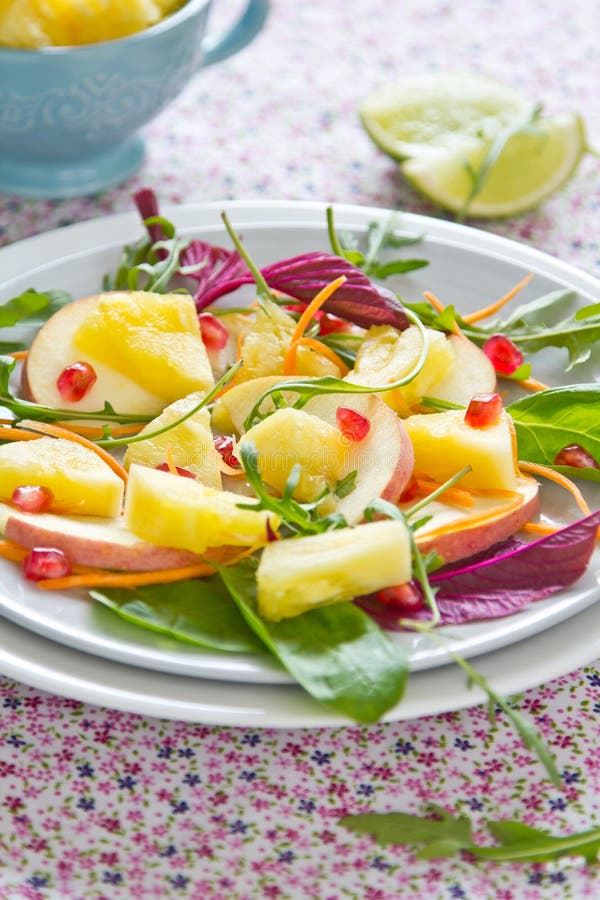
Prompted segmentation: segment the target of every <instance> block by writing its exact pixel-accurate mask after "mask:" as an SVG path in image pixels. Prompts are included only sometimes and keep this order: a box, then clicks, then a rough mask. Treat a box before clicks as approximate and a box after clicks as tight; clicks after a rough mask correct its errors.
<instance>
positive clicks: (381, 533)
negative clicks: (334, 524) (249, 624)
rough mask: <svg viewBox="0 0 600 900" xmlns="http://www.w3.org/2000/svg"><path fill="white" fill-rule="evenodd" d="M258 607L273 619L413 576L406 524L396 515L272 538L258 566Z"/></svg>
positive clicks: (289, 615)
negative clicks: (293, 536) (293, 535)
mask: <svg viewBox="0 0 600 900" xmlns="http://www.w3.org/2000/svg"><path fill="white" fill-rule="evenodd" d="M256 574H257V584H258V609H259V612H260V614H261V615H262V616H263V617H264V618H265V619H269V620H271V621H274V622H277V621H279V620H280V619H285V618H289V617H291V616H298V615H300V614H301V613H303V612H307V611H308V610H309V609H313V608H315V607H317V606H326V605H328V604H330V603H338V602H340V601H343V600H351V599H352V598H353V597H356V596H358V595H360V594H370V593H372V592H373V591H378V590H381V589H382V588H386V587H391V586H392V585H396V584H404V583H405V582H406V581H409V580H410V578H411V545H410V536H409V532H408V529H407V527H406V525H405V524H404V523H403V522H400V521H398V520H396V519H386V520H381V521H378V522H369V523H367V524H365V525H359V526H357V527H356V528H342V529H339V530H337V531H326V532H324V533H323V534H316V535H310V536H309V537H301V538H291V539H289V540H284V541H275V542H274V543H271V544H269V545H268V546H267V547H265V549H264V550H263V552H262V556H261V560H260V563H259V566H258V570H257V573H256Z"/></svg>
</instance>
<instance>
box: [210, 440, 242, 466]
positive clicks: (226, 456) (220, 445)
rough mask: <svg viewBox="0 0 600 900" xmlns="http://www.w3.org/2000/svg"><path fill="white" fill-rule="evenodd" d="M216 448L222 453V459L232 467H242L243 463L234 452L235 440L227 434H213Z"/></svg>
mask: <svg viewBox="0 0 600 900" xmlns="http://www.w3.org/2000/svg"><path fill="white" fill-rule="evenodd" d="M213 443H214V445H215V449H216V450H217V451H218V452H219V453H220V454H221V459H222V460H223V462H224V463H226V464H227V465H228V466H230V468H232V469H241V467H242V466H241V463H240V461H239V459H238V458H237V456H236V455H235V454H234V452H233V448H234V440H233V438H232V437H229V435H227V434H215V435H214V436H213Z"/></svg>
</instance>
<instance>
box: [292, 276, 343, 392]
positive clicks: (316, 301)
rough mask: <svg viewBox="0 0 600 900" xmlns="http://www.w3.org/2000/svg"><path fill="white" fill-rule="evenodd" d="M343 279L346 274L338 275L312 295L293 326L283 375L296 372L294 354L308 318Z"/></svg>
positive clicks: (327, 298)
mask: <svg viewBox="0 0 600 900" xmlns="http://www.w3.org/2000/svg"><path fill="white" fill-rule="evenodd" d="M345 281H346V276H345V275H340V277H339V278H336V279H335V280H334V281H331V282H330V283H329V284H326V285H325V287H324V288H321V290H320V291H319V293H318V294H316V296H315V297H313V299H312V300H311V301H310V303H309V304H308V306H307V307H306V309H305V310H304V312H303V313H302V315H301V316H300V318H299V319H298V321H297V322H296V327H295V328H294V332H293V334H292V336H291V338H290V345H289V347H288V351H287V353H286V355H285V359H284V361H283V374H284V375H294V374H295V373H296V354H297V352H298V347H299V342H300V339H301V338H302V336H303V335H304V332H305V331H306V329H307V328H308V325H309V323H310V320H311V319H312V317H313V316H314V314H315V313H316V312H317V311H318V310H319V309H320V308H321V307H322V306H323V304H324V303H325V301H326V300H329V298H330V297H331V295H332V294H333V293H334V292H335V291H337V289H338V288H339V287H341V286H342V284H344V282H345Z"/></svg>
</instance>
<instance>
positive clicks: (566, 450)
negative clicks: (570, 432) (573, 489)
mask: <svg viewBox="0 0 600 900" xmlns="http://www.w3.org/2000/svg"><path fill="white" fill-rule="evenodd" d="M554 465H555V466H572V467H573V468H574V469H600V466H599V465H598V463H597V462H596V460H595V459H594V457H593V456H592V454H591V453H588V452H587V450H586V449H585V448H584V447H582V446H581V444H569V445H568V446H567V447H563V448H562V450H561V451H560V452H559V453H557V454H556V456H555V457H554Z"/></svg>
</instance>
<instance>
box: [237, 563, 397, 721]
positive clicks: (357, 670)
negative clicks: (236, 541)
mask: <svg viewBox="0 0 600 900" xmlns="http://www.w3.org/2000/svg"><path fill="white" fill-rule="evenodd" d="M256 566H257V562H256V560H253V559H247V560H243V561H242V562H240V563H238V564H237V565H235V566H227V567H219V573H220V575H221V578H222V579H223V581H224V583H225V584H226V585H227V587H228V589H229V591H230V592H231V596H232V597H233V599H234V600H235V602H236V603H237V605H238V607H239V609H240V611H241V612H242V615H243V616H244V618H245V619H246V621H247V622H248V624H249V625H250V627H251V628H252V630H253V631H254V632H255V633H256V634H257V635H258V637H259V638H260V639H261V641H263V643H264V644H265V645H266V646H267V647H268V648H269V649H270V650H271V652H272V653H273V655H274V656H275V657H277V659H279V661H280V662H281V663H282V665H283V666H284V667H285V668H286V669H287V670H288V672H289V673H290V674H291V675H292V676H293V677H294V678H295V679H296V681H297V682H298V683H299V684H300V685H301V686H302V687H303V688H304V689H305V690H306V691H307V692H308V693H309V694H311V696H313V697H314V698H315V699H316V700H318V701H319V702H321V703H323V704H324V705H325V706H328V707H329V708H331V709H334V710H336V712H339V713H342V714H343V715H345V716H349V717H350V718H352V719H354V720H356V721H357V722H365V723H369V722H376V721H377V720H378V719H379V718H380V717H381V716H382V715H383V714H384V713H385V712H386V711H387V710H388V709H390V708H391V707H392V706H394V705H395V704H396V703H398V701H399V700H400V699H401V698H402V695H403V693H404V689H405V686H406V681H407V677H408V664H407V661H406V659H405V657H404V654H403V652H402V650H401V649H400V647H399V646H398V645H397V644H395V643H394V642H393V641H392V640H390V638H389V637H388V636H387V635H386V634H384V632H383V631H382V630H381V629H380V628H379V626H377V625H376V624H375V623H374V622H373V621H372V620H371V619H370V618H369V616H367V615H366V614H365V613H364V612H363V611H362V610H361V609H358V607H356V606H354V604H352V603H336V604H332V605H331V606H323V607H320V608H317V609H313V610H310V612H307V613H304V614H303V615H300V616H295V617H294V618H293V619H283V620H282V621H280V622H267V621H265V620H264V619H261V618H260V616H259V615H258V611H257V598H256ZM300 589H301V588H300Z"/></svg>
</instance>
